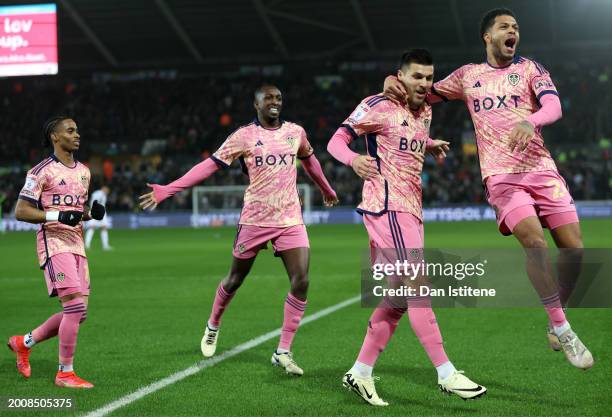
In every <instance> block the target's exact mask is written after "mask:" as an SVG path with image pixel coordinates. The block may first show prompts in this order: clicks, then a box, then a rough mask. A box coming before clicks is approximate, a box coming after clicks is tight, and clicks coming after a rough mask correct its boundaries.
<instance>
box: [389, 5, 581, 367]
mask: <svg viewBox="0 0 612 417" xmlns="http://www.w3.org/2000/svg"><path fill="white" fill-rule="evenodd" d="M480 35H481V38H482V40H483V42H484V44H485V48H486V52H487V61H486V62H484V63H482V64H468V65H464V66H462V67H461V68H459V69H457V70H456V71H454V72H453V73H452V74H450V75H449V76H448V77H446V78H445V79H444V80H442V81H439V82H437V83H436V84H435V85H434V87H433V88H432V94H431V95H430V96H428V101H429V102H430V103H435V102H439V101H448V100H463V101H464V102H465V103H466V105H467V106H468V109H469V112H470V115H471V116H472V122H473V123H474V127H475V129H476V140H477V144H478V155H479V157H480V169H481V173H482V179H483V182H484V185H485V188H486V192H487V199H488V201H489V204H491V206H493V208H494V209H495V212H496V214H497V224H498V226H499V230H500V232H501V233H502V234H504V235H509V234H513V235H514V236H515V237H516V238H517V240H518V241H519V242H520V244H521V245H522V246H523V248H525V250H526V252H527V274H528V275H529V279H530V280H531V282H532V284H533V286H534V287H535V289H536V291H537V292H538V295H539V296H540V298H541V300H542V303H543V304H544V307H545V308H546V312H547V313H548V318H549V328H548V332H547V336H548V340H549V343H550V346H551V348H552V349H554V350H561V349H563V351H564V353H565V356H566V357H567V359H568V360H569V362H570V363H571V364H572V365H574V366H576V367H578V368H581V369H588V368H590V367H591V366H593V356H592V355H591V352H589V350H588V349H587V348H586V346H585V345H584V344H583V343H582V342H581V341H580V339H579V338H578V336H577V335H576V334H575V333H574V331H573V330H572V328H571V327H570V324H569V323H568V321H567V320H566V317H565V312H564V311H563V308H562V306H564V305H566V303H567V300H568V299H569V296H570V294H571V291H572V289H573V287H574V285H575V280H576V279H577V277H578V274H579V272H580V261H581V259H582V248H583V243H582V236H581V232H580V225H579V223H578V215H577V214H576V207H575V205H574V201H573V199H572V197H571V195H570V193H569V191H568V189H567V186H566V184H565V181H564V180H563V178H562V177H561V176H560V175H559V172H558V171H557V167H556V165H555V162H554V161H553V159H552V157H551V155H550V152H548V150H547V149H546V147H545V146H544V139H543V137H542V133H541V128H542V126H546V125H549V124H551V123H553V122H555V121H557V120H559V119H560V118H561V102H560V101H559V94H558V92H557V89H556V87H555V85H554V83H553V81H552V79H551V77H550V74H549V73H548V71H546V70H545V69H544V67H542V65H540V64H539V63H537V62H535V61H533V60H530V59H527V58H524V57H521V56H519V55H517V54H516V51H517V48H518V44H519V39H520V36H519V26H518V23H517V22H516V18H515V16H514V13H513V12H512V11H510V10H508V9H494V10H491V11H489V12H488V13H487V14H485V16H484V17H483V19H482V22H481V26H480ZM385 92H386V94H388V95H390V96H393V97H394V98H396V99H405V96H406V91H404V89H403V87H402V84H401V83H400V82H398V80H396V79H395V78H394V77H387V80H385ZM542 226H545V227H547V228H548V229H550V233H551V235H552V237H553V239H554V241H555V243H556V245H557V246H558V247H559V248H563V249H562V250H561V251H560V255H559V258H558V271H559V286H558V287H557V285H556V284H555V282H554V278H553V274H552V271H551V268H550V266H549V264H548V262H547V247H548V245H547V243H546V239H545V238H544V231H543V229H542Z"/></svg>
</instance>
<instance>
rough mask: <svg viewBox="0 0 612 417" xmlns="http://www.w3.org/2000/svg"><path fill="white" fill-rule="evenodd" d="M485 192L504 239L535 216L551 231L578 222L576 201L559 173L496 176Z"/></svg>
mask: <svg viewBox="0 0 612 417" xmlns="http://www.w3.org/2000/svg"><path fill="white" fill-rule="evenodd" d="M485 188H486V193H487V200H488V202H489V204H490V205H491V206H492V207H493V208H494V209H495V214H496V216H497V226H498V228H499V231H500V232H501V233H502V234H504V235H510V234H512V230H514V227H515V226H516V225H517V224H518V223H520V222H521V221H522V220H524V219H526V218H527V217H531V216H536V217H538V218H539V219H540V222H541V223H542V226H544V227H547V228H548V229H550V230H553V229H556V228H557V227H560V226H564V225H566V224H570V223H577V222H578V214H577V213H576V206H575V205H574V200H573V199H572V196H571V195H570V192H569V190H568V189H567V184H566V183H565V180H564V179H563V177H561V175H559V173H558V172H556V171H539V172H525V173H519V174H499V175H492V176H490V177H487V179H486V181H485Z"/></svg>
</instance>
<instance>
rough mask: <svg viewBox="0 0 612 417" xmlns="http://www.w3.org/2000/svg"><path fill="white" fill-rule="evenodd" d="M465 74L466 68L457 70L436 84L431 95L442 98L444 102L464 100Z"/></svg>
mask: <svg viewBox="0 0 612 417" xmlns="http://www.w3.org/2000/svg"><path fill="white" fill-rule="evenodd" d="M463 72H464V67H461V68H459V69H456V70H455V71H453V72H452V73H451V74H450V75H449V76H448V77H446V78H444V79H443V80H440V81H438V82H437V83H435V84H434V85H433V87H432V89H431V93H432V94H434V95H436V96H438V97H440V98H441V99H442V100H444V101H448V100H463V99H464V97H465V95H464V92H463Z"/></svg>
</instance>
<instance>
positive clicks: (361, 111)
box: [348, 103, 370, 123]
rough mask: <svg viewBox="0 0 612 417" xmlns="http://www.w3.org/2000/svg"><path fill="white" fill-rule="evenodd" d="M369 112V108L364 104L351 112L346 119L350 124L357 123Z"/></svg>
mask: <svg viewBox="0 0 612 417" xmlns="http://www.w3.org/2000/svg"><path fill="white" fill-rule="evenodd" d="M369 111H370V107H369V106H367V105H366V104H364V103H361V104H360V105H359V106H358V107H357V108H356V109H355V111H354V112H353V114H351V115H350V116H349V118H348V121H349V122H351V123H357V122H359V121H360V120H361V119H363V118H364V117H366V115H367V114H368V112H369Z"/></svg>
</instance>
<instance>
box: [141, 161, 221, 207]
mask: <svg viewBox="0 0 612 417" xmlns="http://www.w3.org/2000/svg"><path fill="white" fill-rule="evenodd" d="M218 169H219V166H218V165H217V163H216V162H215V160H213V159H212V158H208V159H206V160H204V161H202V162H200V163H199V164H197V165H196V166H194V167H193V168H191V169H190V170H189V171H188V172H187V173H186V174H185V175H183V176H182V177H181V178H179V179H177V180H176V181H173V182H171V183H170V184H168V185H160V184H148V183H147V186H149V187H151V188H152V189H153V191H151V192H150V193H147V194H143V195H141V196H140V197H139V200H140V203H139V204H140V208H142V209H145V210H146V209H151V210H153V209H155V208H156V207H157V205H158V204H159V203H161V202H162V201H164V200H165V199H167V198H168V197H172V196H173V195H174V194H176V193H178V192H180V191H183V190H185V189H187V188H191V187H193V186H194V185H196V184H199V183H200V182H202V181H204V180H205V179H206V178H208V177H210V176H211V175H212V174H214V173H215V172H217V170H218Z"/></svg>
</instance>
